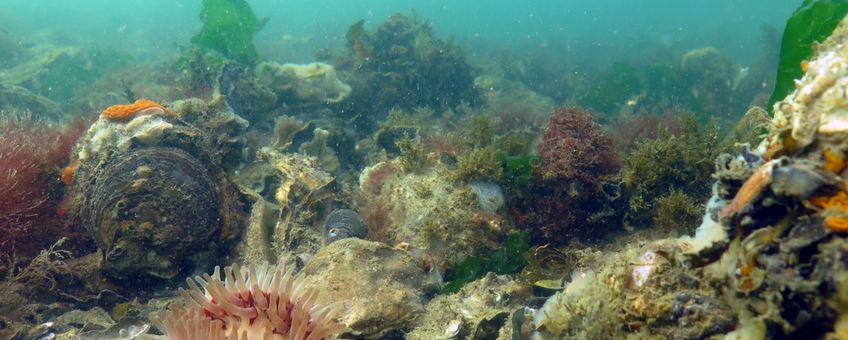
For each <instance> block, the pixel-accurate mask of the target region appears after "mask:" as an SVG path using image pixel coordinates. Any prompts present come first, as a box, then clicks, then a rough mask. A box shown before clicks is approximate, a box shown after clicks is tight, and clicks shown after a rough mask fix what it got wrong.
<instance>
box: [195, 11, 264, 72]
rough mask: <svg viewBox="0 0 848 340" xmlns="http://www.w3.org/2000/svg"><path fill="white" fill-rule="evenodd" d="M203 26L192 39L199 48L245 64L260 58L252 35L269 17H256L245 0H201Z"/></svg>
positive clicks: (252, 62)
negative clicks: (216, 52) (213, 51)
mask: <svg viewBox="0 0 848 340" xmlns="http://www.w3.org/2000/svg"><path fill="white" fill-rule="evenodd" d="M200 20H201V21H202V22H203V28H202V29H201V31H200V33H198V34H197V35H195V36H193V37H192V38H191V42H192V43H193V44H195V45H196V46H198V47H200V48H201V49H209V50H215V51H218V52H220V53H221V54H223V55H224V56H226V57H227V58H230V59H233V60H235V61H238V62H240V63H244V64H254V63H256V62H257V61H258V59H259V54H258V53H257V52H256V46H254V45H253V37H254V36H255V35H256V33H257V32H259V30H261V29H262V26H264V25H265V23H266V22H268V18H263V19H261V20H260V19H258V18H256V14H254V13H253V10H252V9H251V8H250V5H249V4H248V3H247V1H245V0H203V7H202V8H201V11H200Z"/></svg>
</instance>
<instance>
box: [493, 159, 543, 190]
mask: <svg viewBox="0 0 848 340" xmlns="http://www.w3.org/2000/svg"><path fill="white" fill-rule="evenodd" d="M500 158H501V162H502V163H503V181H504V182H505V183H504V184H508V185H510V186H512V187H514V188H522V189H523V188H527V187H528V186H529V185H530V179H531V177H532V176H533V163H534V162H537V161H538V157H536V156H521V157H510V156H506V155H501V157H500Z"/></svg>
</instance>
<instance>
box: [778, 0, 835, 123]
mask: <svg viewBox="0 0 848 340" xmlns="http://www.w3.org/2000/svg"><path fill="white" fill-rule="evenodd" d="M846 13H848V0H804V2H803V3H802V4H801V6H800V7H798V9H796V10H795V12H794V13H792V16H791V17H789V20H788V21H787V22H786V28H785V29H784V30H783V41H782V42H781V44H780V63H779V64H778V67H777V80H775V84H774V92H772V94H771V97H770V98H769V101H768V108H771V107H773V106H774V103H776V102H777V101H779V100H781V99H783V98H784V97H786V95H788V94H789V92H792V89H794V80H795V79H799V78H801V77H802V76H803V75H804V72H803V71H802V70H801V61H803V60H806V59H809V58H810V57H812V55H813V49H812V45H813V43H814V42H821V41H823V40H824V39H825V38H827V36H828V35H830V33H831V32H833V29H834V28H836V25H837V24H838V23H839V21H840V20H842V18H843V17H844V16H845V14H846Z"/></svg>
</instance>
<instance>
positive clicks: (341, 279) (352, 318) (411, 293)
mask: <svg viewBox="0 0 848 340" xmlns="http://www.w3.org/2000/svg"><path fill="white" fill-rule="evenodd" d="M428 270H429V268H427V267H426V266H425V265H423V263H421V262H419V261H417V260H416V259H415V258H414V257H413V256H412V255H411V254H410V253H409V252H407V251H405V250H401V249H398V248H391V247H389V246H387V245H385V244H382V243H377V242H371V241H365V240H361V239H356V238H347V239H343V240H339V241H336V242H333V243H332V244H330V245H328V246H326V247H324V248H322V249H321V250H320V251H318V253H317V254H315V256H314V257H312V259H311V260H310V261H309V262H308V263H307V264H306V266H305V267H304V268H303V270H302V271H301V272H300V275H303V276H304V282H306V283H308V284H309V285H311V286H313V287H315V288H317V289H318V291H320V292H321V296H320V298H319V301H321V302H339V303H343V304H344V308H343V312H342V315H341V317H340V321H341V322H343V323H344V324H346V325H347V326H348V327H349V328H350V329H351V332H350V333H351V335H355V336H357V337H359V336H361V337H364V338H378V337H380V336H381V335H384V334H386V333H388V332H391V331H403V330H407V329H409V328H411V326H412V325H413V324H414V323H415V320H416V319H417V318H418V317H419V316H420V315H421V314H422V313H423V311H424V305H423V301H424V299H423V293H424V291H423V290H424V289H425V284H426V283H427V282H428V273H427V272H428Z"/></svg>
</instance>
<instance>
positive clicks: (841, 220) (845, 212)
mask: <svg viewBox="0 0 848 340" xmlns="http://www.w3.org/2000/svg"><path fill="white" fill-rule="evenodd" d="M809 202H810V204H812V205H814V206H817V207H819V208H822V209H824V212H822V216H823V217H824V225H825V226H826V227H828V228H829V229H830V230H833V231H835V232H840V233H844V232H848V193H845V191H842V190H840V191H837V192H836V194H834V195H831V196H815V197H811V198H810V199H809Z"/></svg>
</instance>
